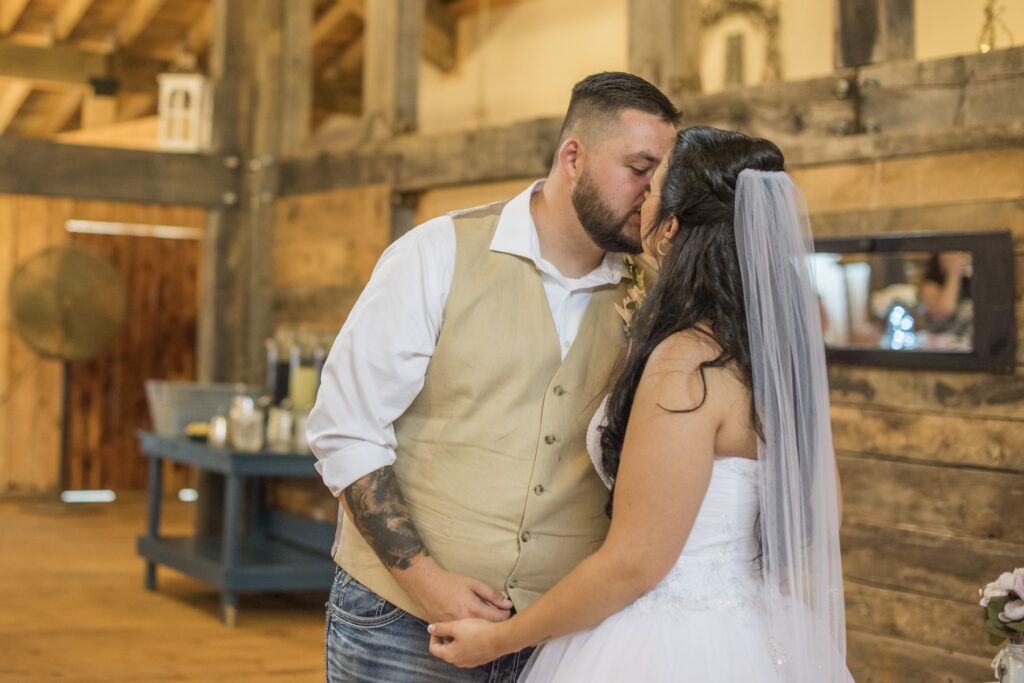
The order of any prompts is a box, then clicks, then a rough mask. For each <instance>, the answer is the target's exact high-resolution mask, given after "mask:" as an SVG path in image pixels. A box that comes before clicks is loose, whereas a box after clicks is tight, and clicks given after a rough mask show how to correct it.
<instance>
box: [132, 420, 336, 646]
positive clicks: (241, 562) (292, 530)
mask: <svg viewBox="0 0 1024 683" xmlns="http://www.w3.org/2000/svg"><path fill="white" fill-rule="evenodd" d="M138 436H139V440H140V444H141V449H142V453H143V455H145V456H146V457H148V458H149V512H148V521H147V527H146V535H145V536H140V537H139V540H138V552H139V555H140V556H142V557H143V558H145V560H146V578H145V585H146V589H147V590H151V591H152V590H156V567H157V565H164V566H167V567H170V568H172V569H176V570H177V571H180V572H182V573H184V574H187V575H189V576H192V577H194V578H196V579H198V580H200V581H202V582H204V583H208V584H210V585H212V586H214V587H216V588H218V589H220V619H221V621H222V622H223V623H225V624H227V625H229V626H234V625H235V623H236V621H237V615H238V594H239V593H240V592H258V591H305V590H320V589H329V588H330V586H331V582H332V580H333V578H334V570H335V565H334V561H333V560H332V559H331V557H330V549H331V543H332V542H333V539H334V525H333V524H325V523H323V522H318V521H316V520H313V519H308V518H305V517H299V516H297V515H289V514H287V513H284V512H281V511H275V510H268V509H266V508H265V507H264V506H263V504H262V498H263V497H262V479H263V478H265V477H318V476H319V475H318V474H317V472H316V470H315V469H314V468H313V463H314V462H315V461H316V459H315V458H314V457H313V456H312V455H311V454H309V453H301V454H300V453H275V452H270V451H260V452H256V453H250V452H244V451H234V450H229V449H225V448H212V447H210V446H207V445H206V444H205V443H200V442H196V441H192V440H190V439H186V438H183V437H182V438H167V437H160V436H156V435H155V434H151V433H149V432H142V431H140V432H139V433H138ZM165 459H166V460H171V461H173V462H178V463H183V464H187V465H194V466H196V467H198V468H200V469H203V470H209V471H212V472H219V473H221V474H223V475H224V526H223V531H222V533H221V535H220V536H219V537H217V536H186V537H168V536H161V535H160V498H161V495H162V487H163V481H162V480H163V461H164V460H165ZM247 478H249V479H252V480H253V481H254V482H255V484H256V485H255V486H253V487H252V489H253V495H252V496H251V498H250V500H249V501H247V504H246V506H245V507H246V511H245V514H246V518H245V521H246V533H245V534H244V536H243V534H242V514H243V511H242V508H243V505H242V497H243V496H242V490H243V481H244V480H245V479H247Z"/></svg>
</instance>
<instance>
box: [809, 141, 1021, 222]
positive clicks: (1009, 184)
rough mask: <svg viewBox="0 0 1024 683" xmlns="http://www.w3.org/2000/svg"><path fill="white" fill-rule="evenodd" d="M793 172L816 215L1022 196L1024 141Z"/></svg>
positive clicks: (1007, 198)
mask: <svg viewBox="0 0 1024 683" xmlns="http://www.w3.org/2000/svg"><path fill="white" fill-rule="evenodd" d="M967 168H969V169H974V170H975V172H972V173H965V172H964V169H967ZM792 176H793V179H794V180H795V181H796V183H797V184H798V185H799V186H800V188H801V189H802V190H803V192H804V194H805V195H806V197H807V206H808V208H809V210H810V212H811V213H812V214H818V213H835V212H839V211H863V210H865V209H879V208H889V207H907V206H927V205H930V204H935V203H945V204H948V203H952V202H958V201H959V202H968V201H969V202H978V201H981V200H1017V199H1020V198H1021V196H1022V195H1024V145H1022V146H1019V147H1009V148H1005V149H986V150H980V151H968V152H956V153H950V154H931V155H927V156H921V157H917V158H912V159H886V160H883V161H877V162H872V163H855V164H836V165H831V166H827V167H817V168H807V169H796V170H794V171H793V172H792Z"/></svg>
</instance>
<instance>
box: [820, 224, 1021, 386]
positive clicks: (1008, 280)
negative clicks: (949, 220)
mask: <svg viewBox="0 0 1024 683" xmlns="http://www.w3.org/2000/svg"><path fill="white" fill-rule="evenodd" d="M814 251H815V252H818V253H832V254H860V253H868V254H873V253H885V252H933V251H969V252H971V258H972V259H973V263H974V264H975V265H974V273H973V275H972V276H971V297H972V299H973V300H974V339H973V343H972V345H971V349H972V350H971V351H970V352H969V353H963V352H959V353H958V352H952V351H949V352H946V351H920V352H915V351H903V350H896V349H874V348H866V347H842V348H839V347H832V346H826V347H825V357H826V359H827V360H828V362H829V363H846V364H850V365H880V366H886V367H897V368H921V369H931V370H973V371H985V372H1000V373H1011V372H1013V370H1014V365H1015V364H1016V346H1017V325H1016V320H1015V310H1014V309H1015V307H1014V291H1015V288H1016V283H1015V281H1014V273H1013V238H1012V235H1011V234H1010V232H1009V231H1008V230H999V231H982V232H943V233H913V234H908V233H899V234H888V235H869V236H864V237H839V238H834V237H822V238H815V240H814Z"/></svg>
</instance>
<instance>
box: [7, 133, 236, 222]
mask: <svg viewBox="0 0 1024 683" xmlns="http://www.w3.org/2000/svg"><path fill="white" fill-rule="evenodd" d="M235 183H236V180H235V173H234V172H233V171H232V170H231V169H228V168H226V167H225V164H224V160H223V159H222V158H220V157H217V156H212V155H200V154H170V153H162V152H149V151H140V150H128V149H111V148H104V147H86V146H79V145H66V144H59V143H54V142H50V141H48V140H38V139H33V138H13V137H0V193H2V194H31V195H43V196H49V197H70V198H76V199H98V200H104V201H112V202H117V201H123V202H135V203H138V204H169V205H174V206H202V207H217V206H220V205H221V203H222V200H223V194H224V192H225V191H226V190H232V189H236V184H235Z"/></svg>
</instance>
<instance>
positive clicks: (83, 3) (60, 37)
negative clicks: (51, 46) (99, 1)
mask: <svg viewBox="0 0 1024 683" xmlns="http://www.w3.org/2000/svg"><path fill="white" fill-rule="evenodd" d="M94 1H95V0H64V2H63V3H62V4H61V6H60V9H58V10H57V14H56V16H54V18H53V39H54V41H56V42H58V43H59V42H61V41H64V40H67V38H68V36H70V35H71V33H72V32H73V31H74V30H75V27H77V26H78V23H79V22H80V21H81V20H82V17H83V16H85V13H86V12H88V11H89V8H90V7H91V6H92V4H93V2H94Z"/></svg>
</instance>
